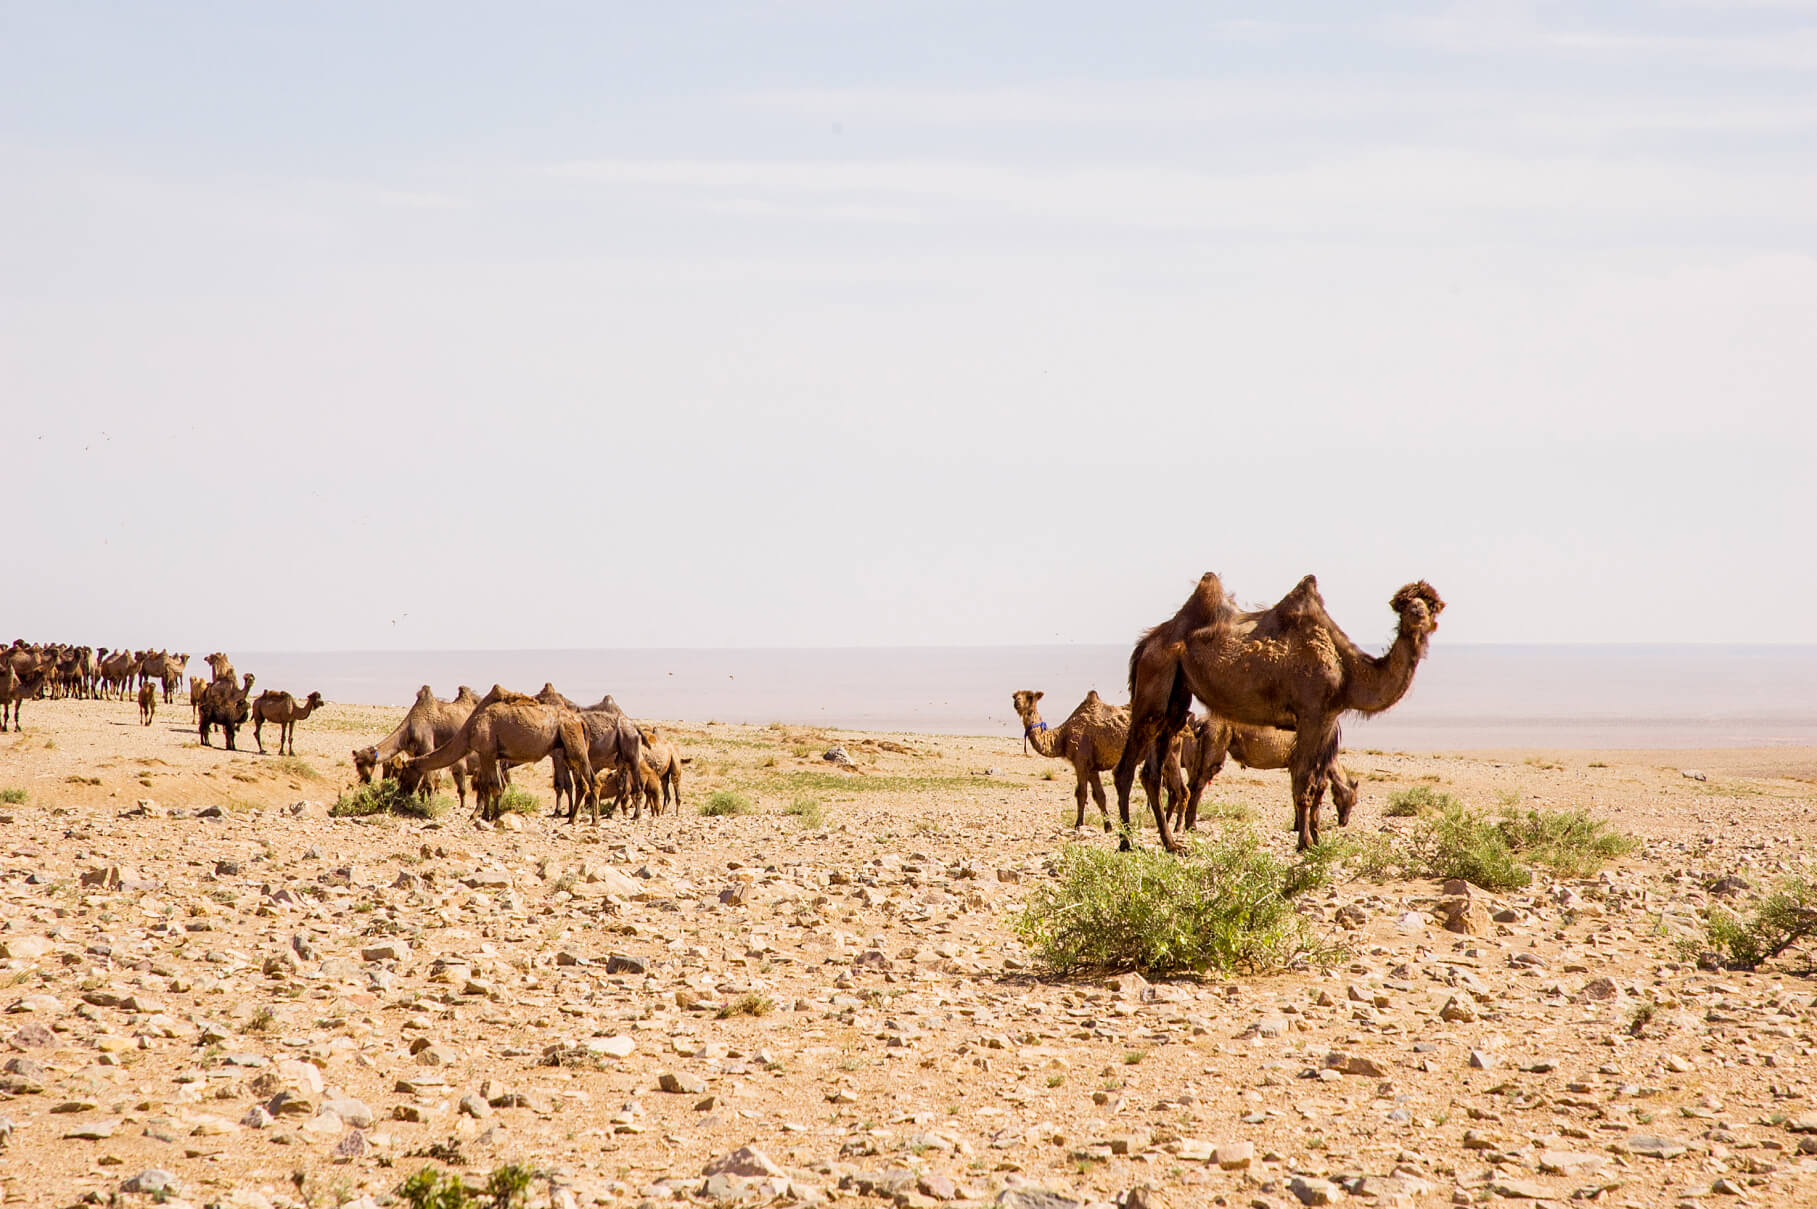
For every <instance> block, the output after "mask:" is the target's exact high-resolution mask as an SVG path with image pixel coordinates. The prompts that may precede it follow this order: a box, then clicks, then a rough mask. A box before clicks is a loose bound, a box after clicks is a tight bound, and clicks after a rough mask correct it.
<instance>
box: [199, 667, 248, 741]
mask: <svg viewBox="0 0 1817 1209" xmlns="http://www.w3.org/2000/svg"><path fill="white" fill-rule="evenodd" d="M252 681H253V675H252V673H251V672H247V673H246V683H245V684H243V685H239V684H235V683H234V682H233V681H231V680H226V679H222V680H217V681H215V682H214V683H213V684H211V685H209V686H208V687H207V688H206V689H204V690H202V708H201V709H200V710H199V711H197V712H198V713H199V714H200V719H199V720H198V722H197V724H196V729H197V732H198V733H199V734H200V735H201V737H202V746H204V747H210V746H213V745H212V744H211V743H209V741H208V732H209V731H210V730H212V729H214V728H215V727H217V726H218V727H220V728H221V733H222V734H223V735H224V736H226V742H227V750H228V751H238V750H239V749H238V748H236V747H235V746H234V745H233V737H234V734H235V732H237V731H238V730H239V728H240V726H241V725H242V724H243V723H245V721H246V719H247V718H248V717H250V716H251V715H252V706H251V704H250V703H249V702H248V701H247V698H248V697H250V696H251V695H252Z"/></svg>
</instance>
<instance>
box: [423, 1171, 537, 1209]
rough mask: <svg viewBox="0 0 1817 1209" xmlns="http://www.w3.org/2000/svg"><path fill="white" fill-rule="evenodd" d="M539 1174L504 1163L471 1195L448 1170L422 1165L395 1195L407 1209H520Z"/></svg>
mask: <svg viewBox="0 0 1817 1209" xmlns="http://www.w3.org/2000/svg"><path fill="white" fill-rule="evenodd" d="M539 1174H540V1173H538V1172H536V1171H533V1170H532V1169H530V1168H528V1167H523V1166H520V1165H518V1164H516V1163H507V1164H505V1165H504V1166H503V1167H496V1168H494V1169H493V1171H492V1174H491V1175H489V1176H487V1177H486V1187H485V1191H483V1192H481V1193H479V1194H478V1195H475V1194H474V1193H471V1192H469V1191H467V1186H466V1184H465V1183H463V1182H462V1181H461V1177H460V1176H458V1175H455V1174H454V1173H453V1172H452V1171H437V1170H436V1169H435V1168H433V1167H427V1166H426V1167H424V1168H423V1169H422V1170H420V1171H418V1172H417V1173H416V1174H415V1175H413V1176H411V1177H410V1178H409V1179H407V1180H405V1181H404V1182H403V1183H402V1184H400V1185H399V1186H398V1190H397V1195H398V1199H399V1200H400V1201H402V1202H403V1203H404V1204H405V1205H408V1206H409V1207H410V1209H523V1206H525V1205H527V1204H528V1203H529V1200H530V1185H531V1184H532V1183H533V1182H534V1181H535V1180H536V1179H537V1177H538V1175H539Z"/></svg>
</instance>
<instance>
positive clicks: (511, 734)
mask: <svg viewBox="0 0 1817 1209" xmlns="http://www.w3.org/2000/svg"><path fill="white" fill-rule="evenodd" d="M558 751H559V752H561V753H562V755H563V756H564V757H565V758H566V759H567V761H568V764H569V767H570V768H571V769H573V770H574V771H575V772H576V773H578V775H579V779H580V781H581V783H582V784H585V785H589V786H590V785H591V784H592V783H593V766H592V764H591V762H589V760H588V759H587V733H586V728H585V727H584V726H582V724H581V720H580V717H579V716H578V715H576V714H575V713H574V712H573V711H572V710H568V709H564V708H562V707H561V706H558V705H544V704H543V703H542V702H540V701H538V700H537V699H536V698H534V697H526V696H524V695H523V694H522V693H508V692H506V691H505V690H504V689H503V688H502V687H500V686H499V685H496V684H495V685H493V686H492V691H491V692H489V693H487V694H486V695H485V696H484V697H482V698H480V702H479V705H478V706H477V707H475V709H474V711H473V713H472V714H471V715H470V716H469V717H468V719H467V721H466V722H465V723H463V724H462V726H461V729H460V731H459V732H458V733H457V734H456V735H455V736H454V738H452V739H450V740H449V741H448V742H446V743H444V744H442V745H441V746H440V747H438V748H436V749H435V750H434V751H433V752H431V753H429V754H428V755H426V756H418V757H416V758H414V759H409V760H407V761H406V763H405V765H404V767H405V768H406V769H407V770H409V771H410V772H412V773H419V774H420V773H428V772H434V771H435V770H437V769H440V768H447V767H449V766H450V765H452V764H454V763H455V762H456V761H459V760H464V759H466V758H467V757H468V756H469V755H472V756H476V757H478V765H479V766H478V768H477V769H476V771H475V776H474V782H475V783H474V796H475V798H476V799H477V801H478V804H479V810H480V815H481V817H482V818H484V819H485V820H486V821H488V822H491V821H492V820H493V819H494V818H495V817H496V816H497V813H498V811H497V807H498V799H499V796H500V793H501V791H502V788H503V786H502V783H501V781H500V779H499V767H498V766H499V761H501V760H507V761H509V762H511V763H512V764H534V763H535V762H536V761H538V760H541V759H542V758H544V757H545V756H548V755H550V754H552V753H554V752H558Z"/></svg>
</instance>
